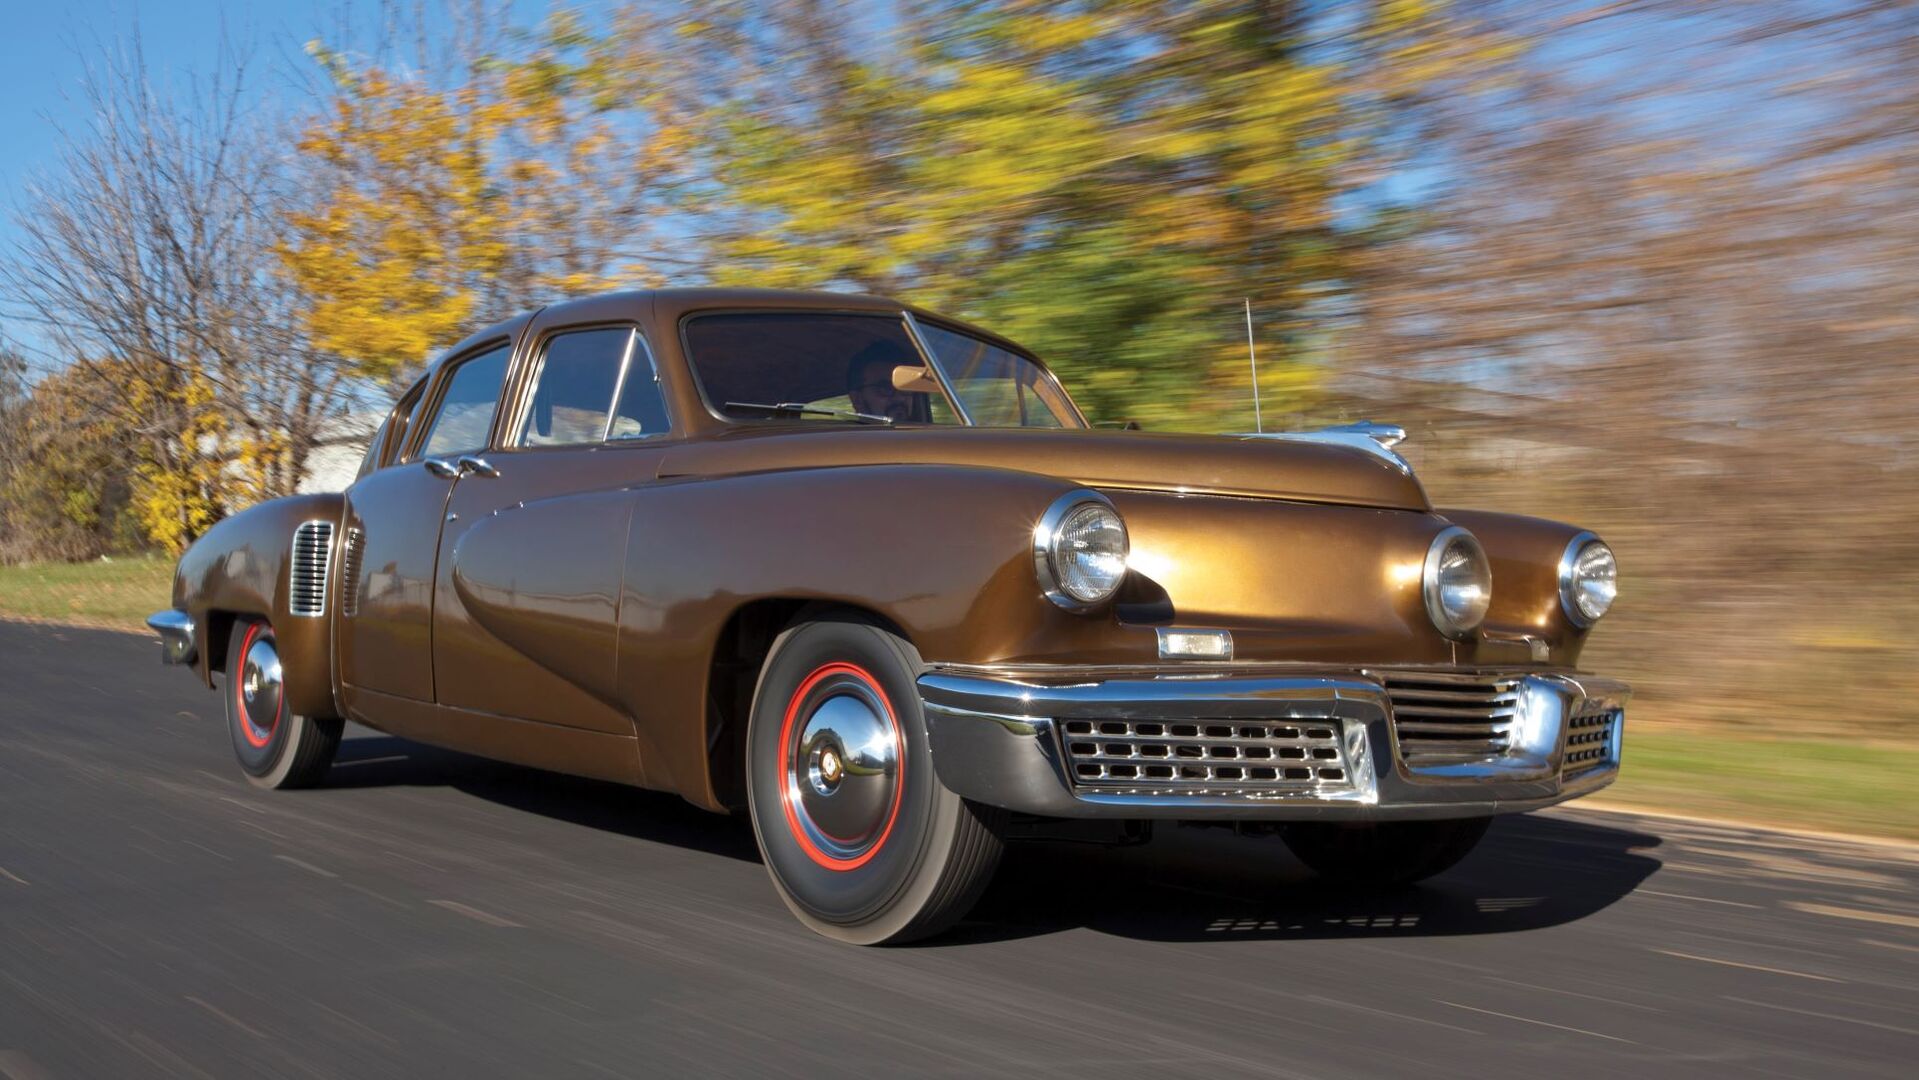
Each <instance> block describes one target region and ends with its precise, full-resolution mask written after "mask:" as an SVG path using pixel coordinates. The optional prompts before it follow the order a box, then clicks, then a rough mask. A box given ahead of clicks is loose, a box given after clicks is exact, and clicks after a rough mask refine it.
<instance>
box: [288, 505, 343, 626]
mask: <svg viewBox="0 0 1919 1080" xmlns="http://www.w3.org/2000/svg"><path fill="white" fill-rule="evenodd" d="M332 550H333V523H332V522H331V521H306V522H301V524H300V527H299V528H297V529H295V530H293V558H292V560H291V565H290V567H289V569H288V571H287V610H288V611H289V612H291V613H293V614H295V615H305V616H310V617H317V616H320V615H325V614H326V587H327V562H328V557H329V556H330V555H331V554H332Z"/></svg>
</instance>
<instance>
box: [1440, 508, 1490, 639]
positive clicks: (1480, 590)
mask: <svg viewBox="0 0 1919 1080" xmlns="http://www.w3.org/2000/svg"><path fill="white" fill-rule="evenodd" d="M1425 589H1426V614H1427V615H1429V616H1431V617H1432V620H1433V625H1434V626H1437V627H1439V632H1440V633H1442V634H1445V635H1446V636H1447V637H1453V638H1463V637H1465V636H1467V635H1468V634H1471V633H1472V632H1473V631H1474V630H1476V629H1478V628H1479V624H1480V622H1481V621H1482V620H1484V619H1485V618H1486V609H1487V608H1488V607H1489V606H1491V605H1492V602H1493V570H1492V564H1491V563H1489V562H1487V561H1486V551H1485V549H1484V548H1482V547H1480V546H1479V541H1478V540H1477V539H1475V538H1474V537H1473V534H1472V533H1469V532H1467V531H1466V530H1464V529H1462V528H1460V527H1459V526H1457V525H1454V526H1452V527H1450V528H1447V529H1445V530H1442V531H1441V532H1440V534H1439V535H1438V536H1435V537H1433V544H1432V547H1430V548H1428V549H1427V550H1426V572H1425Z"/></svg>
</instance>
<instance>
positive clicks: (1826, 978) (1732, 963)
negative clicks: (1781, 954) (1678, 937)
mask: <svg viewBox="0 0 1919 1080" xmlns="http://www.w3.org/2000/svg"><path fill="white" fill-rule="evenodd" d="M1652 951H1653V952H1656V953H1658V954H1660V955H1661V956H1677V957H1678V958H1680V959H1681V960H1698V961H1700V962H1701V963H1706V964H1724V965H1726V966H1727V967H1736V968H1745V969H1746V970H1747V971H1765V972H1770V973H1771V974H1774V975H1791V976H1794V977H1795V978H1800V979H1817V980H1819V981H1820V982H1829V983H1842V982H1845V981H1846V980H1844V979H1835V978H1833V977H1832V976H1830V975H1813V974H1811V973H1809V972H1804V971H1788V970H1787V969H1785V968H1776V967H1766V966H1765V965H1764V964H1742V963H1740V962H1739V961H1737V960H1721V959H1719V958H1718V957H1716V956H1695V955H1694V954H1692V953H1683V952H1673V951H1672V950H1671V949H1654V950H1652Z"/></svg>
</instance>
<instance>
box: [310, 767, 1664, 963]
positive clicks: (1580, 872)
mask: <svg viewBox="0 0 1919 1080" xmlns="http://www.w3.org/2000/svg"><path fill="white" fill-rule="evenodd" d="M327 786H328V787H330V788H360V787H389V786H427V787H445V788H449V789H452V790H455V791H459V792H461V793H463V794H466V795H469V796H472V797H474V798H478V799H483V800H485V801H487V802H491V803H494V804H497V805H499V806H502V807H506V808H509V809H512V810H516V811H520V812H524V813H529V814H538V815H540V816H542V817H546V818H550V819H553V820H555V821H563V822H567V823H569V824H573V825H578V826H582V827H585V828H590V829H597V830H600V831H603V832H610V833H614V834H617V835H621V836H629V837H633V838H635V839H639V840H646V841H651V842H655V843H662V844H671V845H674V846H676V847H681V848H686V849H688V850H693V851H701V852H706V853H708V854H713V855H722V856H725V857H727V858H733V859H740V860H746V861H757V860H758V859H759V851H758V849H757V847H756V845H755V844H754V842H753V834H752V831H751V829H750V828H748V827H747V826H746V825H745V824H744V822H742V821H741V820H740V819H739V818H734V817H725V816H721V815H717V814H710V813H707V812H706V811H703V810H700V809H698V808H697V807H694V806H692V805H690V804H689V803H687V802H686V801H685V800H683V799H681V798H679V797H678V796H674V795H666V794H661V793H658V792H649V791H641V790H639V789H636V788H631V787H627V786H624V785H621V784H613V783H606V782H603V781H598V780H586V779H582V778H579V777H573V776H564V775H561V774H558V773H551V772H545V771H543V770H540V769H532V768H525V767H522V766H518V765H510V764H506V763H503V762H497V761H490V760H487V759H485V758H479V757H474V756H472V755H469V754H462V753H460V752H458V751H454V750H442V749H439V748H437V747H432V746H427V745H424V744H421V743H415V742H410V741H408V740H405V739H399V738H394V737H391V736H385V735H377V734H366V735H359V736H357V737H352V738H348V739H347V740H345V741H343V742H342V743H341V744H340V751H339V754H338V756H337V757H336V758H335V763H334V768H333V770H332V772H331V774H330V775H329V776H328V778H327ZM1659 844H1660V840H1659V837H1657V836H1654V835H1652V834H1650V833H1646V832H1641V831H1638V830H1635V829H1629V828H1621V827H1617V826H1613V825H1610V824H1599V823H1595V822H1593V821H1591V820H1590V819H1586V818H1580V819H1575V818H1572V817H1569V816H1563V815H1557V814H1544V815H1542V814H1529V815H1524V816H1515V817H1504V818H1500V819H1499V820H1498V821H1496V822H1494V823H1493V827H1492V829H1491V830H1490V831H1489V832H1488V833H1487V835H1486V838H1485V840H1483V841H1481V843H1480V845H1479V847H1478V849H1477V850H1475V851H1474V852H1473V853H1472V854H1471V855H1470V856H1468V857H1467V859H1466V860H1465V861H1464V862H1462V863H1460V864H1459V865H1458V866H1456V867H1454V868H1453V869H1452V870H1450V871H1448V872H1446V873H1444V874H1441V875H1439V876H1438V877H1436V878H1433V879H1431V880H1429V881H1427V882H1425V883H1423V884H1420V885H1418V886H1414V887H1409V888H1404V889H1383V890H1382V889H1348V888H1340V887H1337V886H1333V885H1329V884H1327V883H1325V882H1322V881H1320V880H1319V879H1317V878H1316V877H1314V876H1313V874H1312V873H1311V872H1310V871H1308V870H1307V869H1306V868H1305V867H1304V866H1302V865H1301V864H1300V863H1299V862H1298V860H1296V859H1294V858H1293V857H1292V855H1291V854H1290V853H1288V852H1287V850H1286V848H1285V845H1284V844H1282V843H1281V842H1280V841H1279V840H1277V839H1275V838H1272V837H1259V836H1240V835H1237V834H1235V833H1233V832H1231V831H1230V830H1226V829H1220V828H1191V827H1181V826H1177V825H1173V824H1170V823H1161V824H1160V825H1159V826H1158V827H1157V829H1156V830H1155V832H1154V835H1153V838H1152V840H1151V841H1150V842H1149V843H1145V844H1141V845H1137V846H1132V847H1122V848H1110V847H1101V846H1095V845H1088V844H1074V843H1066V842H1058V841H1041V842H1023V843H1016V844H1011V845H1009V846H1008V848H1007V854H1006V858H1005V860H1004V861H1003V862H1002V863H1001V866H1000V871H999V873H998V875H997V876H996V877H995V879H994V881H993V884H992V886H991V887H990V888H989V889H988V890H987V892H986V895H985V896H984V897H983V898H982V899H981V901H980V903H979V905H978V907H977V908H975V910H974V911H973V913H972V915H971V916H970V917H969V918H968V919H967V920H966V921H965V922H964V923H962V924H961V925H960V926H959V927H958V928H957V929H955V930H953V931H952V932H950V933H947V934H943V935H940V936H939V937H937V938H934V939H931V940H929V941H927V942H924V943H923V947H933V948H938V947H949V946H955V945H968V944H979V943H983V942H990V941H1007V940H1015V939H1020V938H1028V937H1035V936H1043V935H1047V934H1053V933H1059V932H1062V931H1066V930H1073V929H1079V928H1087V929H1091V930H1096V931H1099V932H1101V933H1108V934H1115V935H1118V936H1121V937H1130V938H1139V939H1142V940H1153V941H1182V942H1196V941H1244V940H1249V939H1254V940H1257V939H1272V938H1286V939H1302V938H1395V937H1432V936H1446V935H1460V934H1502V933H1514V932H1518V931H1523V930H1536V929H1540V928H1542V927H1548V926H1555V925H1559V924H1562V923H1568V922H1573V921H1576V920H1578V919H1582V918H1585V917H1586V916H1588V915H1591V914H1593V913H1595V912H1597V911H1600V910H1603V909H1604V908H1606V907H1608V906H1610V905H1611V904H1613V903H1614V902H1616V901H1618V900H1619V899H1621V898H1622V897H1624V896H1626V895H1628V894H1629V893H1631V892H1632V891H1633V889H1635V888H1637V887H1638V885H1639V884H1640V882H1642V881H1644V880H1646V878H1648V877H1650V876H1651V875H1652V874H1653V873H1654V872H1655V871H1656V870H1658V869H1659V866H1660V862H1659V860H1658V859H1657V858H1655V857H1653V856H1652V855H1651V854H1649V853H1650V852H1651V851H1652V850H1653V849H1655V848H1657V847H1658V846H1659ZM768 888H771V885H770V884H769V885H768Z"/></svg>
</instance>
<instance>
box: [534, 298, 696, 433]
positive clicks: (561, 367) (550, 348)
mask: <svg viewBox="0 0 1919 1080" xmlns="http://www.w3.org/2000/svg"><path fill="white" fill-rule="evenodd" d="M665 431H666V414H665V410H664V408H662V407H661V404H660V392H659V384H658V383H657V382H656V381H655V380H654V377H653V364H652V360H651V358H650V357H649V356H648V354H647V351H646V343H645V342H644V341H643V340H642V339H641V338H640V335H639V334H638V332H636V331H635V330H633V329H632V328H631V327H607V328H601V329H594V330H575V331H571V332H568V333H563V334H557V335H555V336H553V337H552V338H550V339H548V340H547V342H546V345H545V347H544V348H543V349H542V350H541V353H540V359H539V366H538V368H537V369H536V370H535V373H534V376H533V394H532V397H531V398H530V399H529V400H528V402H527V408H526V418H525V419H524V420H523V421H522V422H521V424H520V431H519V436H518V445H520V446H569V445H580V444H583V443H597V442H599V441H601V440H602V439H608V438H613V439H633V438H644V437H646V436H649V435H660V434H663V433H665Z"/></svg>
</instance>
